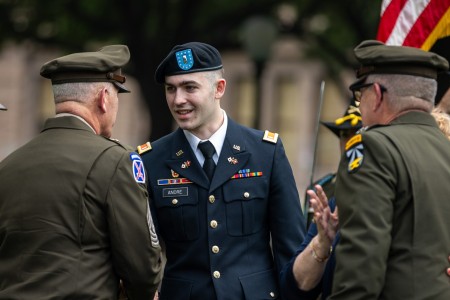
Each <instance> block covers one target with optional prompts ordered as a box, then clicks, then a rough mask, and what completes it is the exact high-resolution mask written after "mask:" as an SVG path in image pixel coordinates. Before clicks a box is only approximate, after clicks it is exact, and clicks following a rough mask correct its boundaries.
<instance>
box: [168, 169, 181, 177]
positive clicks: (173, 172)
mask: <svg viewBox="0 0 450 300" xmlns="http://www.w3.org/2000/svg"><path fill="white" fill-rule="evenodd" d="M170 172H171V173H172V177H173V178H177V177H179V176H180V174H178V173H177V172H175V171H174V170H170Z"/></svg>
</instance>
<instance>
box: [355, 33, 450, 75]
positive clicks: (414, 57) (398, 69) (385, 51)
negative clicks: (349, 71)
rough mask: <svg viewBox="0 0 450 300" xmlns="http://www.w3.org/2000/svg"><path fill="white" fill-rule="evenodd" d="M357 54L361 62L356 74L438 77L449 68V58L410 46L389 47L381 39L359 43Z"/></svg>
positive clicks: (356, 49)
mask: <svg viewBox="0 0 450 300" xmlns="http://www.w3.org/2000/svg"><path fill="white" fill-rule="evenodd" d="M354 53H355V56H356V59H357V60H358V62H359V63H360V64H361V65H360V67H359V69H358V70H357V71H356V77H357V78H362V77H365V76H366V75H369V74H403V75H413V76H422V77H428V78H433V79H436V78H437V74H438V73H440V72H444V71H447V70H448V67H449V66H448V61H447V60H446V59H445V58H443V57H442V56H440V55H437V54H436V53H433V52H427V51H424V50H421V49H419V48H413V47H407V46H389V45H385V44H383V43H382V42H380V41H375V40H367V41H363V42H362V43H361V44H359V45H358V46H357V47H356V48H355V49H354Z"/></svg>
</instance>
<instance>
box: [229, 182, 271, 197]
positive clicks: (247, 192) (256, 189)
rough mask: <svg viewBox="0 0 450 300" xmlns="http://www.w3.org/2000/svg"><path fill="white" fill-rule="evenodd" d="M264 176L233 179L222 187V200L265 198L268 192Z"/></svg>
mask: <svg viewBox="0 0 450 300" xmlns="http://www.w3.org/2000/svg"><path fill="white" fill-rule="evenodd" d="M267 188H268V187H267V179H266V178H265V177H256V178H241V179H233V180H230V181H229V182H227V183H226V186H225V187H224V189H223V194H224V201H225V202H232V201H245V200H251V199H256V198H265V197H266V195H267V194H268V191H267Z"/></svg>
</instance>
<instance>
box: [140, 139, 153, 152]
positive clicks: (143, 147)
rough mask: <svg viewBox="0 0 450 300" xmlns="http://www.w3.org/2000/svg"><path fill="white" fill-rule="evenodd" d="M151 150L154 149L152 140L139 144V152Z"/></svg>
mask: <svg viewBox="0 0 450 300" xmlns="http://www.w3.org/2000/svg"><path fill="white" fill-rule="evenodd" d="M150 150H152V145H150V142H147V143H145V144H142V145H140V146H137V151H138V153H139V154H142V153H145V152H147V151H150Z"/></svg>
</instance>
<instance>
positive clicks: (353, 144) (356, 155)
mask: <svg viewBox="0 0 450 300" xmlns="http://www.w3.org/2000/svg"><path fill="white" fill-rule="evenodd" d="M345 156H346V157H347V159H348V167H347V171H348V172H349V173H354V172H356V171H357V170H358V169H359V168H360V167H361V166H362V163H363V161H364V145H363V143H362V135H361V134H357V135H355V136H354V137H352V138H351V139H350V140H349V141H348V142H347V144H346V145H345Z"/></svg>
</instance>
